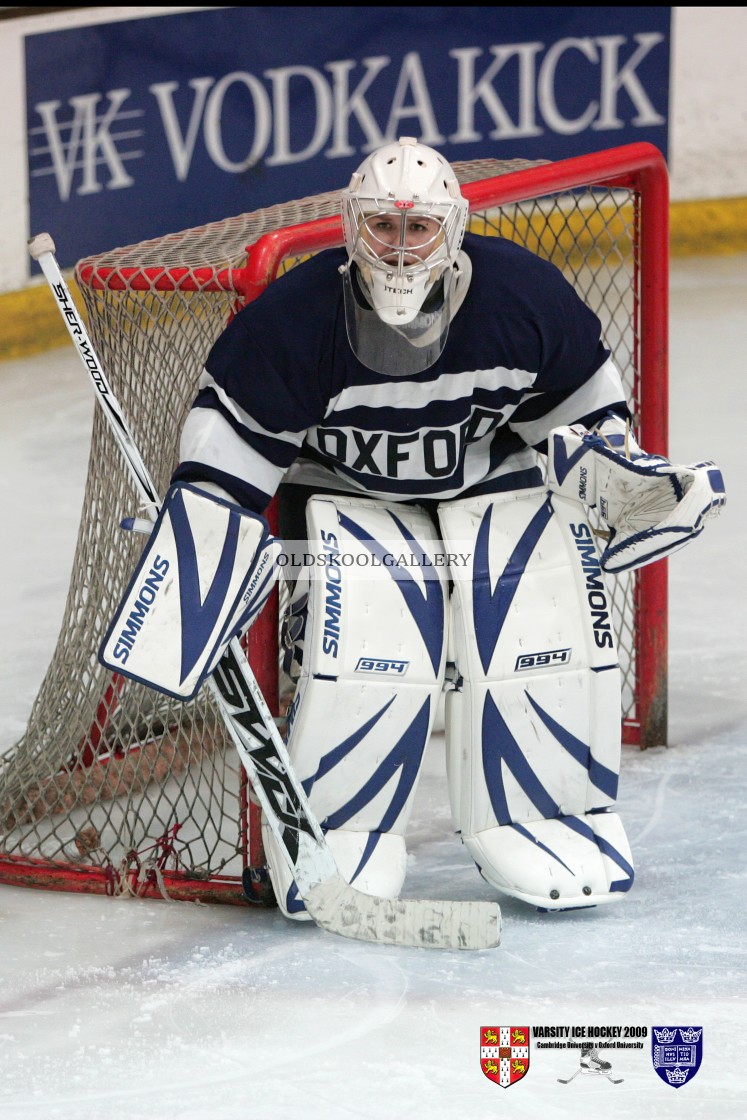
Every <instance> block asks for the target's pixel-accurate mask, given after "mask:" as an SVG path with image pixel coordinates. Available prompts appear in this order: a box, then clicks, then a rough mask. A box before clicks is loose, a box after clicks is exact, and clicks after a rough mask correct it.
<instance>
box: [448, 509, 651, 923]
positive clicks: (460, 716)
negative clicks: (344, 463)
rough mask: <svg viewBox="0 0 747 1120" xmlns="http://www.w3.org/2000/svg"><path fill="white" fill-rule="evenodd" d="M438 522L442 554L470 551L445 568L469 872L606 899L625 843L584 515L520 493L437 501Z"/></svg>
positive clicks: (609, 686)
mask: <svg viewBox="0 0 747 1120" xmlns="http://www.w3.org/2000/svg"><path fill="white" fill-rule="evenodd" d="M439 519H440V521H441V527H442V530H443V535H444V542H445V545H446V548H447V551H448V552H457V553H465V554H469V555H470V557H471V561H470V563H469V564H467V565H466V566H465V567H455V568H454V569H452V575H453V577H454V595H453V598H452V620H451V632H452V639H451V641H452V647H451V650H450V659H451V660H453V661H454V662H455V664H456V669H457V676H458V677H460V678H461V682H460V683H459V684H458V688H457V690H455V691H452V692H449V693H448V694H447V697H446V713H447V714H446V726H447V764H448V772H449V787H450V795H451V802H452V813H453V818H454V825H455V828H456V829H457V830H458V831H460V832H461V835H462V839H463V840H464V843H465V845H466V846H467V848H468V850H469V851H470V853H471V854H472V856H473V858H474V859H475V861H476V862H477V863H478V865H479V867H480V870H481V872H482V874H483V876H484V877H485V878H486V879H487V880H488V881H489V882H491V883H493V884H494V885H495V886H496V887H498V888H499V889H500V890H503V891H506V892H507V893H509V894H512V895H514V896H516V897H518V898H524V899H526V901H527V902H531V903H533V904H535V905H538V906H541V907H543V908H546V909H561V908H566V907H570V906H577V905H585V906H588V905H593V904H595V903H597V902H600V901H611V900H613V899H614V898H617V897H620V896H621V894H622V893H624V891H625V890H626V889H627V888H628V887H629V886H630V885H631V883H632V878H633V870H632V864H631V860H630V851H629V848H628V846H627V841H626V840H625V836H624V832H623V829H622V825H621V824H620V822H619V819H618V818H617V817H616V816H615V815H614V814H607V813H605V812H603V811H604V810H606V809H608V808H609V806H611V805H612V804H613V803H614V801H615V799H616V796H617V780H618V773H619V764H620V671H619V666H618V663H617V650H616V642H615V637H614V632H613V629H612V620H611V609H610V598H609V594H608V592H607V589H606V587H605V583H604V578H603V575H602V572H601V569H600V566H599V559H598V553H597V550H596V547H595V545H594V541H593V537H592V533H591V530H590V528H589V525H588V522H587V521H586V518H585V515H584V513H583V511H582V509H581V508H580V506H579V505H578V504H577V503H575V502H571V501H568V500H566V499H562V498H561V499H558V497H557V496H553V497H552V498H551V497H550V496H549V495H548V494H547V492H546V491H545V490H544V489H536V490H524V491H517V492H514V493H511V494H505V495H493V496H488V497H482V498H475V499H471V500H468V501H466V502H454V503H446V504H444V505H442V506H441V507H439ZM604 822H607V823H604ZM614 822H616V823H614ZM608 833H609V836H608V835H607V834H608ZM599 838H601V839H599ZM608 847H609V851H607V850H606V849H607V848H608ZM602 848H604V849H605V851H604V852H603V851H602ZM545 849H546V850H545ZM532 854H533V856H534V857H536V859H533V858H532ZM564 868H565V870H563V869H564ZM592 869H594V870H593V873H592ZM585 888H591V890H590V891H589V890H588V889H585Z"/></svg>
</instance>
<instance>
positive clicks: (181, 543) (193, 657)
mask: <svg viewBox="0 0 747 1120" xmlns="http://www.w3.org/2000/svg"><path fill="white" fill-rule="evenodd" d="M168 512H169V516H170V517H171V523H172V525H173V527H174V541H175V544H176V549H177V557H178V565H179V605H180V609H181V622H182V664H181V674H182V676H181V679H182V681H183V680H184V679H185V678H186V677H187V676H188V675H189V673H190V672H191V671H192V669H193V668H194V666H195V663H196V662H197V660H198V659H199V657H200V655H201V654H202V653H203V652H204V650H205V647H206V645H207V643H208V639H209V638H210V635H211V634H212V632H213V630H214V629H215V624H216V621H217V619H218V616H219V615H220V612H221V609H222V608H223V606H224V605H225V601H226V596H227V594H228V588H229V586H230V582H231V575H232V573H233V570H234V564H235V560H236V549H237V545H238V539H239V525H240V522H241V518H240V515H239V514H238V513H236V512H235V511H234V510H229V515H228V524H227V527H226V537H225V540H224V542H223V551H222V552H221V557H220V560H219V562H218V566H217V568H216V570H215V575H214V576H213V581H212V583H211V585H210V588H209V590H208V593H207V595H206V596H205V599H204V600H203V599H202V596H201V594H200V574H199V565H198V562H197V550H196V548H195V542H194V537H193V536H192V529H191V526H190V523H189V516H188V514H187V510H186V507H185V505H184V496H183V494H182V492H181V490H178V489H177V490H174V491H173V492H172V495H171V498H170V500H169V503H168Z"/></svg>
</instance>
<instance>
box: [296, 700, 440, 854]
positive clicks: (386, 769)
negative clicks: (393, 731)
mask: <svg viewBox="0 0 747 1120" xmlns="http://www.w3.org/2000/svg"><path fill="white" fill-rule="evenodd" d="M390 703H391V701H390ZM388 706H389V705H388V704H387V707H388ZM430 707H431V702H430V699H428V698H426V700H425V701H424V703H423V704H422V705H421V707H420V710H419V711H418V712H417V714H416V715H415V718H414V719H413V720H412V722H411V723H410V725H409V727H407V728H406V730H405V732H404V734H403V735H402V736H401V737H400V738H399V739H398V741H397V742H396V743H395V744H394V746H393V747H392V749H391V750H390V751H389V753H388V754H387V755H386V756H385V757H384V758H383V759H382V761H381V763H380V764H379V766H378V767H377V769H376V770H374V772H373V774H372V775H371V777H370V778H369V779H368V781H367V782H365V783H364V785H363V786H362V787H361V789H360V790H358V792H357V793H355V794H354V795H353V796H352V797H351V798H350V799H349V800H348V801H347V802H346V803H345V804H344V805H342V806H340V808H339V809H337V810H336V812H334V813H330V814H329V815H328V816H327V817H326V818H325V819H324V820H323V821H322V822H321V824H322V827H323V828H324V829H327V828H343V827H344V826H345V824H346V822H347V821H349V820H350V818H351V817H353V816H355V814H356V813H359V812H360V811H361V809H362V808H363V807H364V806H366V805H368V804H369V803H370V802H371V801H373V799H374V798H375V797H376V796H377V794H379V793H380V792H381V790H382V789H384V787H385V786H386V785H387V783H388V782H390V781H391V779H392V778H393V777H394V776H395V775H396V774H397V772H398V771H399V778H398V780H397V786H396V789H395V791H394V795H393V797H392V799H391V801H390V802H389V806H388V808H387V809H386V812H385V813H384V815H383V817H382V818H381V821H380V822H379V824H378V827H377V831H378V832H389V831H390V830H391V829H392V828H393V827H394V824H395V823H396V820H397V817H398V816H399V815H400V813H401V812H402V809H403V807H404V805H405V802H406V801H407V798H408V797H409V796H410V794H411V793H412V789H413V786H414V784H415V779H416V778H417V776H418V771H419V769H420V763H421V761H422V758H423V751H424V750H425V745H426V742H427V740H428V728H429V726H430ZM383 711H384V710H382V711H381V712H379V713H378V717H377V721H378V718H380V716H381V715H383ZM367 726H368V727H369V728H370V726H371V721H369V724H368V725H367ZM352 738H354V736H351V739H352ZM355 738H356V741H357V742H359V741H360V737H355ZM351 739H348V740H346V743H344V744H341V745H340V747H337V748H335V749H334V750H333V751H331V752H330V754H329V755H327V756H325V758H324V759H322V762H321V763H320V767H319V769H320V771H321V770H322V769H324V770H325V772H326V771H327V770H329V769H331V765H333V764H334V763H333V762H332V761H331V760H332V759H333V758H334V760H335V761H339V760H340V759H341V758H342V757H344V754H347V753H349V751H350V750H351V749H352V747H350V746H349V744H350V742H351ZM316 776H319V772H317V775H316Z"/></svg>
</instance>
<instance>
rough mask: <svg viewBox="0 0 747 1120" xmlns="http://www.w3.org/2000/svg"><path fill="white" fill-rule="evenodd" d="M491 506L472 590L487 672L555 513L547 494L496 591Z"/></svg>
mask: <svg viewBox="0 0 747 1120" xmlns="http://www.w3.org/2000/svg"><path fill="white" fill-rule="evenodd" d="M491 508H492V507H490V508H488V509H487V510H486V511H485V515H484V517H483V519H482V522H481V524H480V528H479V529H478V531H477V539H476V541H475V564H474V570H473V592H472V618H473V622H474V627H475V638H476V640H477V650H478V653H479V654H480V661H481V663H482V667H483V672H485V673H487V671H488V669H489V668H490V662H491V661H492V659H493V651H494V650H495V646H496V643H497V641H498V637H499V635H500V632H501V630H502V629H503V625H504V623H505V621H506V618H507V616H508V612H509V610H510V609H511V604H512V602H513V600H514V596H515V595H516V592H517V590H518V588H519V583H520V582H521V579H522V576H523V575H524V573H525V571H526V566H527V564H528V563H529V559H530V557H531V555H532V553H533V552H534V550H535V548H536V547H537V543H538V541H539V539H540V537H541V536H542V534H543V533H544V531H545V529H546V527H547V525H548V524H549V522H550V520H551V519H552V516H553V508H552V504H551V502H550V499H549V497H548V498H547V500H546V501H545V502H544V503H543V504H542V505H541V506H540V508H539V509H538V510H537V512H536V513H535V515H534V517H533V518H532V520H531V521H530V522H529V524H528V525H527V527H526V529H525V530H524V532H523V533H522V534H521V536H520V538H519V540H518V541H517V544H516V547H515V549H514V551H513V552H512V553H511V555H510V556H509V558H508V561H507V563H506V566H505V568H504V569H503V571H502V572H501V575H500V577H499V579H498V583H497V584H496V588H495V591H493V590H492V589H491V580H490V514H491Z"/></svg>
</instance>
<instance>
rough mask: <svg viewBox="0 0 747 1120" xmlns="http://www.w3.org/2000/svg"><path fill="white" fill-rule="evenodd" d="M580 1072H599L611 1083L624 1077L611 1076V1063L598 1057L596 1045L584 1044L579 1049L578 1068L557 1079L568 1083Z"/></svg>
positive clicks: (614, 1083) (616, 1082)
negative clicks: (569, 1074)
mask: <svg viewBox="0 0 747 1120" xmlns="http://www.w3.org/2000/svg"><path fill="white" fill-rule="evenodd" d="M580 1073H594V1074H601V1076H602V1077H606V1078H607V1080H608V1081H610V1082H611V1083H612V1084H613V1085H620V1084H621V1083H622V1082H623V1081H624V1080H625V1078H624V1077H612V1076H611V1075H612V1063H611V1062H606V1061H605V1060H604V1058H600V1057H599V1051H598V1050H597V1048H596V1046H584V1047H583V1048H582V1050H581V1059H580V1065H579V1068H578V1069H577V1070H576V1072H575V1073H573V1074H571V1076H570V1077H559V1078H558V1081H559V1082H560V1084H561V1085H569V1084H570V1083H571V1081H573V1079H574V1078H575V1077H578V1075H579V1074H580Z"/></svg>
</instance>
